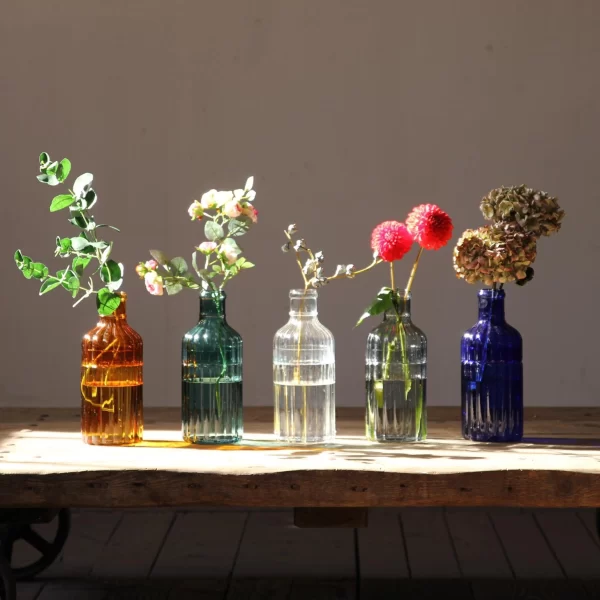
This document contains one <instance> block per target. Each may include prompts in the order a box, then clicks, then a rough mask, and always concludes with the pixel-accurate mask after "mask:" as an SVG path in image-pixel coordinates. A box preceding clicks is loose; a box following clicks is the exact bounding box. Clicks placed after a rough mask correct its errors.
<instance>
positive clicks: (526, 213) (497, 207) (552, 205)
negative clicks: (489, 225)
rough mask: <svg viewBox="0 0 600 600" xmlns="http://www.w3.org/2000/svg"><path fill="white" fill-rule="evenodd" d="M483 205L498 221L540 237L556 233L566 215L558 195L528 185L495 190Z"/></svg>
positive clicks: (491, 217)
mask: <svg viewBox="0 0 600 600" xmlns="http://www.w3.org/2000/svg"><path fill="white" fill-rule="evenodd" d="M480 208H481V212H482V213H483V216H484V217H485V218H486V219H487V220H491V221H494V224H495V225H506V224H509V225H513V226H514V227H515V228H519V229H520V230H521V231H522V232H524V233H528V234H530V235H533V236H535V237H536V238H539V237H541V236H543V235H545V236H547V235H552V234H553V233H556V232H557V231H558V230H559V229H560V225H561V221H562V220H563V217H564V216H565V211H564V210H562V209H561V208H560V206H559V205H558V202H557V200H556V198H553V197H552V196H550V195H549V194H547V193H546V192H542V191H538V190H534V189H531V188H528V187H527V186H525V185H520V186H516V187H500V188H496V189H494V190H492V191H491V192H490V193H489V194H488V195H487V196H485V197H484V198H483V199H482V201H481V205H480Z"/></svg>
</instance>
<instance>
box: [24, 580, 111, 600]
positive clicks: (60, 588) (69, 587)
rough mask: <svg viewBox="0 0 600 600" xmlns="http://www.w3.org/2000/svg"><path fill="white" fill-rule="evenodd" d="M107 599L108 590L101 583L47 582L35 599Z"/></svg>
mask: <svg viewBox="0 0 600 600" xmlns="http://www.w3.org/2000/svg"><path fill="white" fill-rule="evenodd" d="M66 598H68V599H69V600H108V598H109V595H108V591H107V590H106V589H105V588H104V587H103V586H102V585H101V584H82V583H73V584H69V583H62V582H61V583H48V584H47V585H45V586H44V589H43V590H42V593H41V594H40V595H39V597H38V598H37V600H66ZM19 600H20V598H19Z"/></svg>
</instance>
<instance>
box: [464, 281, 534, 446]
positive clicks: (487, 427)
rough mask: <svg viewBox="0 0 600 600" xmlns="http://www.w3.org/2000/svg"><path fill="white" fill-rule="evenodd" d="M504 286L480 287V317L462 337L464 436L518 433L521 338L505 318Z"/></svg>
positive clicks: (504, 437) (483, 438) (488, 438)
mask: <svg viewBox="0 0 600 600" xmlns="http://www.w3.org/2000/svg"><path fill="white" fill-rule="evenodd" d="M504 297H505V293H504V290H481V291H480V292H479V320H478V322H477V324H476V325H475V326H474V327H472V328H471V329H469V330H467V331H466V332H465V334H464V335H463V338H462V343H461V375H462V385H461V388H462V389H461V393H462V429H463V437H465V438H466V439H469V440H476V441H480V442H519V441H521V439H522V437H523V362H522V361H523V341H522V338H521V334H520V333H519V332H518V331H517V330H516V329H515V328H514V327H511V326H510V325H508V324H507V323H506V321H505V319H504Z"/></svg>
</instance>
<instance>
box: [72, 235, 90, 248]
mask: <svg viewBox="0 0 600 600" xmlns="http://www.w3.org/2000/svg"><path fill="white" fill-rule="evenodd" d="M71 245H72V246H73V250H75V252H81V251H82V250H84V249H85V248H86V247H88V246H92V244H91V243H90V241H89V240H88V239H87V238H84V237H81V236H79V237H74V238H71Z"/></svg>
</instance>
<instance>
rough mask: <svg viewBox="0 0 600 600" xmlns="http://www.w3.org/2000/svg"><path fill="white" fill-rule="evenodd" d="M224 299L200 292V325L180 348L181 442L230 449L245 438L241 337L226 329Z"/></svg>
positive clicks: (222, 295)
mask: <svg viewBox="0 0 600 600" xmlns="http://www.w3.org/2000/svg"><path fill="white" fill-rule="evenodd" d="M225 299H226V294H225V292H223V291H221V290H216V291H213V290H202V291H201V292H200V319H199V321H198V324H197V325H196V326H195V327H194V328H193V329H190V331H188V332H187V333H186V334H185V335H184V336H183V342H182V382H181V383H182V389H181V395H182V404H181V420H182V433H183V439H184V440H185V441H186V442H191V443H192V444H233V443H235V442H238V441H239V440H240V439H241V437H242V434H243V414H242V367H243V363H242V345H243V342H242V337H241V336H240V334H239V333H237V331H235V330H234V329H232V328H231V327H230V326H229V324H228V323H227V319H226V315H225Z"/></svg>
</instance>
